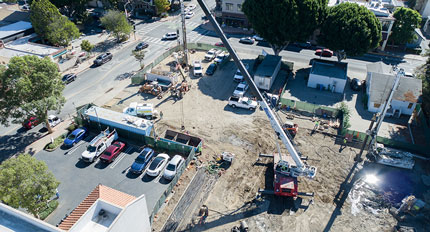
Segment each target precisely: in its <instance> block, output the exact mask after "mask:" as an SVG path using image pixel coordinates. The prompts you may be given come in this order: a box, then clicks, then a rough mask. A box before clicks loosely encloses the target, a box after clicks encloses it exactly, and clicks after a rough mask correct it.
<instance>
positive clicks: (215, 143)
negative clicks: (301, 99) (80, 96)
mask: <svg viewBox="0 0 430 232" xmlns="http://www.w3.org/2000/svg"><path fill="white" fill-rule="evenodd" d="M203 55H204V54H203V53H196V54H192V56H193V57H192V58H191V60H194V59H198V57H203ZM244 58H249V59H253V58H254V57H244ZM166 63H168V62H167V61H166V62H163V64H162V65H164V67H165V68H166V69H167V70H168V66H166ZM206 64H207V63H203V65H204V71H205V69H206ZM235 70H236V68H235V65H234V64H233V63H232V62H230V63H229V64H227V65H226V66H224V67H222V68H221V69H218V70H217V71H216V73H215V75H213V76H211V77H207V76H203V77H202V78H197V79H196V78H191V80H189V81H190V82H191V86H192V87H191V90H190V91H189V92H188V93H187V94H186V95H185V96H184V98H183V99H182V100H180V101H175V100H174V99H173V98H171V97H169V95H170V94H166V95H165V96H164V97H163V99H161V100H158V99H156V98H154V97H153V96H149V95H140V94H137V95H136V93H137V89H138V87H137V86H135V87H129V88H127V89H126V90H124V91H123V92H122V93H121V94H120V95H118V96H117V97H116V98H115V99H114V101H116V103H113V104H109V105H112V106H111V108H112V109H114V110H118V111H122V109H123V108H124V107H126V106H128V104H129V103H130V102H133V101H138V102H142V101H145V100H146V101H149V102H153V103H154V105H156V107H157V109H158V110H159V111H162V112H163V115H164V116H163V118H162V119H161V120H159V121H157V122H156V124H155V127H156V130H157V131H158V133H162V132H163V131H164V130H165V129H166V128H167V127H170V128H173V129H175V130H179V128H180V127H181V125H182V124H183V125H184V126H185V130H186V131H188V132H189V133H191V134H193V135H197V136H199V137H201V138H202V139H203V140H204V146H203V152H202V155H200V156H199V160H200V161H201V162H203V165H204V164H207V162H208V161H210V160H213V157H214V156H217V155H219V154H220V153H221V152H223V151H230V152H232V153H234V154H235V155H236V156H235V160H234V162H233V164H232V166H231V167H230V168H229V169H227V170H226V172H225V173H224V174H223V175H222V176H221V177H220V178H219V179H218V182H217V183H216V185H215V186H214V189H213V190H212V191H211V193H210V195H209V197H208V198H207V199H203V202H205V204H206V205H207V206H208V208H209V216H208V217H207V218H206V221H205V223H204V224H203V225H200V226H195V227H194V229H193V231H230V229H231V228H232V227H233V226H239V223H240V221H242V220H245V221H246V222H247V224H248V226H249V227H250V228H251V231H284V230H288V231H388V230H390V229H391V228H392V227H393V226H394V225H396V223H397V222H396V220H395V219H394V218H393V217H392V216H391V215H390V214H389V213H388V210H384V209H383V210H379V211H378V212H377V213H375V212H373V213H372V210H371V209H372V208H370V207H369V208H366V207H361V208H359V210H356V211H352V209H353V208H354V209H355V208H356V206H357V204H352V201H351V198H350V197H348V193H349V191H350V190H351V188H352V185H350V184H348V183H349V182H350V181H351V179H354V177H355V178H357V177H356V175H355V174H356V168H360V167H361V166H360V164H358V165H357V164H355V165H354V160H353V158H354V156H355V155H356V153H357V152H358V150H357V149H354V148H349V147H347V148H346V149H344V150H342V152H339V147H340V146H339V145H337V144H335V139H334V138H333V137H332V136H328V135H323V134H321V133H314V134H311V129H312V128H313V125H314V122H312V121H311V120H310V118H306V117H301V118H297V117H296V118H295V119H294V120H293V121H294V122H295V123H298V124H299V126H300V129H299V132H298V135H297V137H296V138H295V141H296V142H297V144H298V147H299V150H300V152H301V153H302V154H303V155H305V156H309V161H308V162H309V164H311V165H313V166H316V167H317V168H318V173H317V176H316V178H315V179H314V180H308V179H300V183H299V191H303V192H314V193H315V197H314V201H313V204H312V202H311V201H310V199H309V198H303V199H300V198H299V200H297V201H296V202H293V201H289V200H286V199H280V198H276V197H264V198H259V199H256V193H257V190H258V189H259V188H270V187H271V185H272V182H271V181H272V180H271V178H272V174H273V171H272V170H273V169H272V167H271V164H270V159H261V160H259V161H257V159H258V154H259V153H273V152H276V141H277V140H276V139H275V136H274V133H273V130H272V129H271V126H270V123H269V121H268V120H267V118H266V116H265V114H264V112H262V111H261V110H260V109H257V110H256V111H255V112H254V111H248V110H241V109H232V108H231V107H229V106H228V105H227V101H226V100H227V99H228V97H229V96H230V95H231V93H232V92H233V90H234V88H235V86H236V83H234V82H233V75H234V72H235ZM119 102H121V104H118V103H119ZM280 116H281V118H282V119H283V120H285V115H284V114H282V113H280ZM327 132H331V133H335V131H334V130H327ZM195 166H196V165H191V166H190V167H189V169H188V171H187V172H185V174H184V177H183V178H181V180H180V184H179V186H178V187H177V188H175V190H174V191H175V194H173V195H172V199H170V200H169V202H168V204H166V206H164V208H162V210H161V211H160V212H159V214H158V215H157V218H156V219H155V221H154V223H153V230H154V231H160V230H161V228H162V227H163V224H164V222H165V220H166V219H167V217H168V216H169V214H170V212H171V211H172V210H173V208H174V206H175V204H176V202H177V201H178V200H179V198H180V196H181V195H182V192H183V191H184V189H185V187H186V186H187V185H188V183H189V181H190V180H191V177H192V175H193V174H194V173H195V170H196V168H195ZM351 170H352V171H351ZM352 190H353V189H352ZM352 205H353V207H352ZM353 213H354V214H355V215H353ZM184 220H186V221H188V222H191V218H188V217H187V216H184Z"/></svg>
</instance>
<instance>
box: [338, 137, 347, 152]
mask: <svg viewBox="0 0 430 232" xmlns="http://www.w3.org/2000/svg"><path fill="white" fill-rule="evenodd" d="M347 142H348V140H347V139H346V137H345V138H343V141H342V144H341V145H340V148H339V152H342V151H343V149H345V148H346V143H347Z"/></svg>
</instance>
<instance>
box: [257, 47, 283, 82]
mask: <svg viewBox="0 0 430 232" xmlns="http://www.w3.org/2000/svg"><path fill="white" fill-rule="evenodd" d="M281 58H282V57H280V56H274V55H266V56H265V57H264V60H263V62H261V64H260V65H259V66H258V68H257V71H256V72H255V74H254V83H255V84H256V85H257V88H259V89H263V90H270V88H271V87H272V84H273V82H275V79H276V76H277V75H278V73H279V70H280V69H281V62H282V59H281Z"/></svg>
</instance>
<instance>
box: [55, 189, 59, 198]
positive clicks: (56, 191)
mask: <svg viewBox="0 0 430 232" xmlns="http://www.w3.org/2000/svg"><path fill="white" fill-rule="evenodd" d="M55 196H57V199H58V198H60V193H59V192H58V189H55Z"/></svg>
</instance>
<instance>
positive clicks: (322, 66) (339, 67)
mask: <svg viewBox="0 0 430 232" xmlns="http://www.w3.org/2000/svg"><path fill="white" fill-rule="evenodd" d="M347 69H348V64H347V63H343V62H337V61H331V60H322V59H314V60H313V63H312V68H311V71H310V74H309V80H308V85H307V86H308V87H311V88H316V89H320V90H328V91H331V92H335V93H343V91H344V89H345V85H346V82H347V81H348V76H347Z"/></svg>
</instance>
